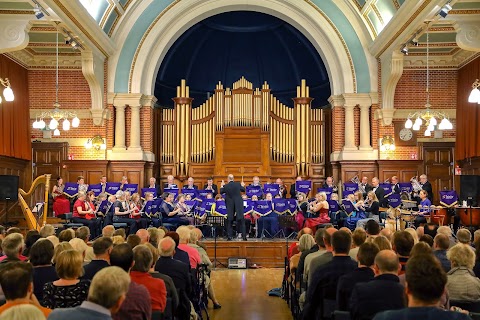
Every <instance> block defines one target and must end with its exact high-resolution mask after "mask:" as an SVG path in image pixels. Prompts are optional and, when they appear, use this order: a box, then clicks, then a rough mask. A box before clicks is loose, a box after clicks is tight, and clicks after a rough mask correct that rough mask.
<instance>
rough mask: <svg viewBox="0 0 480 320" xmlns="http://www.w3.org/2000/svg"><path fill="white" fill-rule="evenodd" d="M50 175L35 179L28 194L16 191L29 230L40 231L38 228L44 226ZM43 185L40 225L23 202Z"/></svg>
mask: <svg viewBox="0 0 480 320" xmlns="http://www.w3.org/2000/svg"><path fill="white" fill-rule="evenodd" d="M50 177H51V175H50V174H44V175H41V176H39V177H37V178H36V179H35V180H34V181H33V183H32V186H31V187H30V190H28V192H25V191H24V190H23V189H21V188H19V189H18V202H19V204H20V208H22V211H23V215H24V216H25V220H26V221H27V226H28V228H29V230H32V229H35V230H38V231H40V228H41V227H42V226H43V225H45V224H46V222H47V211H48V190H49V189H50ZM41 185H45V198H44V202H43V208H42V216H41V217H42V222H41V223H40V222H39V221H38V220H37V218H36V217H35V215H34V214H33V212H32V210H31V209H30V206H29V205H28V203H27V201H26V200H25V198H26V197H30V196H32V195H33V194H34V192H35V191H36V189H37V187H39V186H41Z"/></svg>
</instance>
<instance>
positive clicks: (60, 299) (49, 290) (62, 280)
mask: <svg viewBox="0 0 480 320" xmlns="http://www.w3.org/2000/svg"><path fill="white" fill-rule="evenodd" d="M55 270H56V271H57V275H58V277H59V280H56V281H53V282H48V283H46V284H45V285H44V286H43V303H44V305H45V307H47V308H50V309H55V308H70V307H76V306H78V305H80V304H81V303H82V301H84V300H85V299H86V298H87V295H88V288H89V286H90V280H80V279H79V278H80V277H81V276H82V275H83V257H82V255H81V254H80V253H79V252H78V251H77V250H65V251H63V252H62V253H60V254H59V255H58V256H57V257H56V261H55Z"/></svg>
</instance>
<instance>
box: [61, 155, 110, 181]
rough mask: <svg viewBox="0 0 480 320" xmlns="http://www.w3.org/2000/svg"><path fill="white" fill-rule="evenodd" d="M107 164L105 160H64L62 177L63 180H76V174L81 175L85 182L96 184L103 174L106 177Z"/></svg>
mask: <svg viewBox="0 0 480 320" xmlns="http://www.w3.org/2000/svg"><path fill="white" fill-rule="evenodd" d="M107 164H108V161H107V160H65V161H63V162H62V177H63V178H64V182H76V181H77V177H78V176H83V177H84V178H85V183H87V184H97V183H99V182H100V178H101V177H102V176H103V175H106V176H107V179H108V175H107ZM108 181H110V180H108ZM112 181H113V180H112Z"/></svg>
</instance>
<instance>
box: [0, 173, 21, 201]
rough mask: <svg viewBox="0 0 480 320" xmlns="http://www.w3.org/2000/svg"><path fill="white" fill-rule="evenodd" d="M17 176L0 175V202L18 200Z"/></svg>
mask: <svg viewBox="0 0 480 320" xmlns="http://www.w3.org/2000/svg"><path fill="white" fill-rule="evenodd" d="M18 179H19V177H18V176H7V175H0V201H5V200H8V201H17V200H18Z"/></svg>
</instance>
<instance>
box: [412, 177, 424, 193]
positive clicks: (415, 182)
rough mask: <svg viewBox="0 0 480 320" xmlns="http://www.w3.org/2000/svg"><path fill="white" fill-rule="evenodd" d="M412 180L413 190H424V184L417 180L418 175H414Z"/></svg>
mask: <svg viewBox="0 0 480 320" xmlns="http://www.w3.org/2000/svg"><path fill="white" fill-rule="evenodd" d="M410 182H411V183H412V187H413V192H416V193H417V192H420V191H422V190H423V187H422V185H421V184H420V182H418V180H417V176H415V177H413V178H412V179H410Z"/></svg>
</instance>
